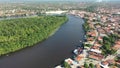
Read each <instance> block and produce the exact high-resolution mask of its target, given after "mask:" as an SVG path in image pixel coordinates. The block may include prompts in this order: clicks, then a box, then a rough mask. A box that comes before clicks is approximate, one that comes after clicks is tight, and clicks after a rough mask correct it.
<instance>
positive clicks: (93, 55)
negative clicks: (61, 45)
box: [55, 7, 120, 68]
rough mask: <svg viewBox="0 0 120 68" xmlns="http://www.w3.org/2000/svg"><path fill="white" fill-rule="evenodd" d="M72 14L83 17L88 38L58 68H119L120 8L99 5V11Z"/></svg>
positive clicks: (73, 12)
mask: <svg viewBox="0 0 120 68" xmlns="http://www.w3.org/2000/svg"><path fill="white" fill-rule="evenodd" d="M70 14H72V15H75V16H78V17H81V18H83V19H84V21H85V23H84V24H83V27H84V30H85V33H86V35H85V41H84V42H83V47H78V48H77V49H75V50H74V51H73V53H74V57H73V58H68V59H65V60H64V63H63V64H62V65H60V66H57V67H55V68H120V9H119V8H116V7H112V8H111V9H110V8H109V9H108V8H104V7H98V8H97V9H96V12H94V11H92V12H91V11H83V10H72V11H70Z"/></svg>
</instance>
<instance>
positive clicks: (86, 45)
mask: <svg viewBox="0 0 120 68" xmlns="http://www.w3.org/2000/svg"><path fill="white" fill-rule="evenodd" d="M84 46H85V47H91V46H92V45H91V44H84Z"/></svg>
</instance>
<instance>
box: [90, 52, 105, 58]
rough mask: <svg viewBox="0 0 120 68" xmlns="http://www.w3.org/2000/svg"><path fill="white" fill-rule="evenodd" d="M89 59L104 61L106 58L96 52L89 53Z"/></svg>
mask: <svg viewBox="0 0 120 68" xmlns="http://www.w3.org/2000/svg"><path fill="white" fill-rule="evenodd" d="M88 57H89V58H92V59H95V60H102V59H103V58H104V56H103V55H102V54H100V53H96V52H92V51H90V52H89V56H88Z"/></svg>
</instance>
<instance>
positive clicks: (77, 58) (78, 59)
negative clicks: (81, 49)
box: [75, 54, 84, 61]
mask: <svg viewBox="0 0 120 68" xmlns="http://www.w3.org/2000/svg"><path fill="white" fill-rule="evenodd" d="M83 58H84V55H83V54H80V55H77V57H76V58H75V60H76V61H80V60H82V59H83Z"/></svg>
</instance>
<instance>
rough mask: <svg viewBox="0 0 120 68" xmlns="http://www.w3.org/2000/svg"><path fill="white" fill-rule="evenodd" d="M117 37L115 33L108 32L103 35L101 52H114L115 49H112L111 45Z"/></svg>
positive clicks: (105, 53)
mask: <svg viewBox="0 0 120 68" xmlns="http://www.w3.org/2000/svg"><path fill="white" fill-rule="evenodd" d="M116 39H117V35H115V34H110V35H108V36H107V37H106V36H105V37H103V43H102V44H103V46H102V53H103V54H104V55H108V54H115V53H116V50H113V49H112V48H111V47H112V45H113V44H114V43H115V40H116Z"/></svg>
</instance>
